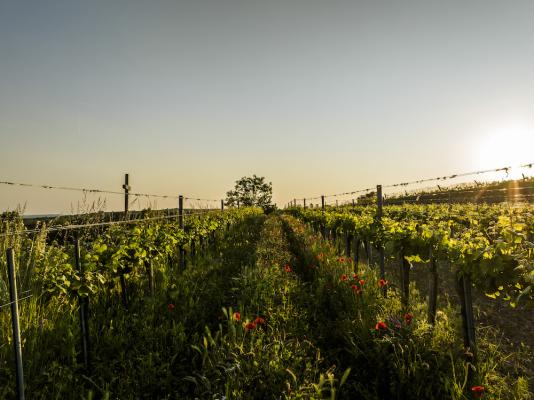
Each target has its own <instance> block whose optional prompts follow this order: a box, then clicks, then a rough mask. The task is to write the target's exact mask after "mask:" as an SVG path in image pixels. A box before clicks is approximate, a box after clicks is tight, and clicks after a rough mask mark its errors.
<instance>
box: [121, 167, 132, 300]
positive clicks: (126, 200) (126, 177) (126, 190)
mask: <svg viewBox="0 0 534 400" xmlns="http://www.w3.org/2000/svg"><path fill="white" fill-rule="evenodd" d="M129 177H130V175H129V174H124V185H122V187H123V189H124V219H125V220H127V219H128V205H129V196H128V193H129V192H130V189H131V188H130V185H129ZM119 275H120V285H121V292H122V302H123V304H124V308H126V309H128V294H127V292H126V278H125V277H124V271H123V270H122V269H121V271H120V273H119Z"/></svg>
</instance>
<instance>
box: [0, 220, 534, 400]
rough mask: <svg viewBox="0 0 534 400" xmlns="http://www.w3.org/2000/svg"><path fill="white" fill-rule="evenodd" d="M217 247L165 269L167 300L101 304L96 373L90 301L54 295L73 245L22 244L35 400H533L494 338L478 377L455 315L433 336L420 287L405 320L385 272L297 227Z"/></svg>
mask: <svg viewBox="0 0 534 400" xmlns="http://www.w3.org/2000/svg"><path fill="white" fill-rule="evenodd" d="M216 242H217V247H216V248H214V247H213V246H209V245H208V244H207V243H205V247H204V249H203V250H202V249H199V250H202V251H198V252H197V255H196V256H195V257H191V258H190V259H189V260H188V267H187V268H186V270H184V271H178V270H177V268H176V259H175V258H173V257H170V258H159V259H158V260H157V261H155V262H154V265H153V267H154V270H155V278H154V282H155V287H156V291H155V295H154V296H151V295H150V292H149V291H148V288H147V285H146V280H145V279H144V276H143V275H142V274H141V275H138V276H137V275H132V277H131V278H130V279H129V281H128V290H129V299H130V302H129V304H128V309H127V310H125V308H124V306H123V304H122V302H121V296H120V290H119V286H118V284H116V283H115V284H113V285H108V286H106V287H103V288H101V289H102V290H99V291H98V292H97V294H95V295H94V296H91V297H90V332H91V367H90V368H89V369H88V370H85V369H84V368H83V366H82V364H81V360H80V345H79V343H80V334H79V321H78V314H77V301H75V299H74V300H73V299H71V298H69V297H68V296H67V295H57V294H56V292H50V293H54V295H51V294H47V292H46V290H45V289H43V288H45V287H47V286H46V285H49V283H50V279H48V280H46V279H45V277H44V276H43V273H44V271H48V272H49V273H53V274H54V275H53V276H54V277H55V278H54V279H59V277H60V276H61V274H60V272H61V266H62V265H64V264H65V262H68V260H64V259H63V258H64V256H63V253H62V252H61V251H59V250H58V248H57V247H60V246H59V245H57V246H56V245H54V244H50V243H48V244H47V243H46V241H44V238H43V237H41V238H40V239H39V238H37V239H34V240H29V239H20V242H19V243H10V244H11V245H15V246H16V247H17V248H18V249H19V250H23V249H29V248H31V249H32V250H31V251H21V252H20V253H19V254H20V256H19V259H18V264H19V265H21V266H24V268H22V267H21V268H20V270H19V271H20V273H21V278H20V279H21V280H23V281H24V282H26V283H28V284H31V287H32V290H33V291H34V293H35V294H38V295H35V296H34V297H32V298H30V299H29V300H27V301H24V302H23V303H21V321H22V323H23V325H22V333H23V348H24V350H23V351H24V367H25V374H26V382H27V398H32V399H223V398H225V399H337V398H339V399H349V398H350V399H353V398H361V399H369V400H378V399H445V398H446V399H456V400H460V399H463V400H465V399H470V398H472V396H471V392H470V387H471V386H472V385H475V384H480V385H484V387H485V389H486V396H485V397H486V398H491V399H502V400H505V399H506V400H509V399H517V400H519V399H525V400H527V399H529V398H530V397H531V393H530V392H529V391H528V384H527V380H526V379H525V378H522V377H521V376H519V377H517V376H514V375H512V374H507V373H506V372H503V370H502V368H501V365H502V364H503V363H506V362H512V361H513V362H517V360H518V358H517V357H516V355H514V354H510V353H504V352H503V351H502V349H501V346H500V345H499V342H498V340H496V338H495V336H494V335H492V334H491V332H490V331H489V330H486V331H484V330H482V331H479V332H478V334H479V338H480V339H479V340H480V361H479V364H477V365H476V370H475V373H474V374H473V373H472V372H471V373H469V374H468V371H470V367H469V365H468V364H467V363H466V361H465V358H464V354H463V347H462V343H461V338H459V337H458V334H457V332H459V329H458V324H459V320H458V317H457V310H456V307H455V305H454V304H446V305H445V306H443V307H441V308H440V311H439V313H438V318H437V323H436V325H435V326H433V327H432V326H431V325H429V324H428V322H427V321H426V302H425V300H424V297H422V296H421V295H420V294H419V292H418V291H417V289H416V287H415V285H413V286H412V288H411V290H412V297H411V298H412V299H413V301H412V302H411V308H410V309H409V310H405V309H404V308H403V307H402V305H401V301H400V294H399V293H398V292H397V291H396V290H395V289H394V288H391V290H390V291H389V296H388V298H387V299H385V298H383V297H382V295H381V292H380V289H379V287H378V277H377V274H376V270H375V269H374V268H373V267H372V266H371V267H369V266H366V265H363V264H362V265H359V266H356V270H354V268H355V266H354V265H353V263H352V262H351V260H347V259H346V258H345V257H343V256H342V255H341V254H339V253H338V251H337V248H336V247H337V246H335V245H332V244H331V243H329V242H327V241H325V240H323V239H322V238H321V237H320V236H318V235H316V234H315V233H314V232H313V231H311V230H310V229H308V228H307V227H305V226H304V225H303V224H302V223H300V222H299V221H297V220H295V219H294V218H291V217H287V216H283V217H280V216H278V215H270V216H263V215H261V216H257V215H256V216H249V217H247V218H245V219H244V220H242V221H240V222H238V223H236V224H234V225H232V226H231V227H230V229H229V230H227V231H226V230H225V229H223V230H222V231H220V232H219V233H218V236H217V240H216ZM2 245H6V244H5V243H4V244H2ZM58 271H59V272H58ZM354 273H357V274H358V277H357V278H354V277H353V274H354ZM345 276H346V279H345ZM4 279H5V278H4ZM360 280H363V281H364V282H363V283H362V282H360ZM0 282H1V280H0ZM45 282H48V283H46V285H44V283H45ZM353 286H354V288H353ZM407 312H408V313H410V314H412V315H413V319H411V318H407V317H406V316H405V314H406V313H407ZM408 319H409V321H408ZM379 322H383V323H385V324H386V325H387V328H384V329H381V328H378V329H377V323H379ZM0 323H1V325H0V335H1V337H0V340H1V341H0V343H1V344H0V367H1V371H2V372H1V373H0V397H2V398H12V397H14V390H15V385H14V382H15V379H14V370H13V362H12V349H11V342H10V341H11V334H10V322H9V312H7V311H6V310H2V311H1V312H0ZM514 357H515V358H514Z"/></svg>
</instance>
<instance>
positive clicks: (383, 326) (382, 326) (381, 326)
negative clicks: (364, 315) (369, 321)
mask: <svg viewBox="0 0 534 400" xmlns="http://www.w3.org/2000/svg"><path fill="white" fill-rule="evenodd" d="M387 328H388V326H387V325H386V323H385V322H382V321H379V322H378V323H377V324H376V325H375V330H377V331H380V330H386V329H387Z"/></svg>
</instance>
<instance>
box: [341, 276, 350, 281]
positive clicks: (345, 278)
mask: <svg viewBox="0 0 534 400" xmlns="http://www.w3.org/2000/svg"><path fill="white" fill-rule="evenodd" d="M339 279H341V280H342V281H346V280H347V279H349V277H348V276H347V275H345V274H343V275H341V278H339Z"/></svg>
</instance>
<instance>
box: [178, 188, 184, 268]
mask: <svg viewBox="0 0 534 400" xmlns="http://www.w3.org/2000/svg"><path fill="white" fill-rule="evenodd" d="M178 227H179V228H180V229H181V230H184V196H182V195H180V196H178ZM180 267H181V268H182V269H184V268H185V250H184V247H183V246H180Z"/></svg>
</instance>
